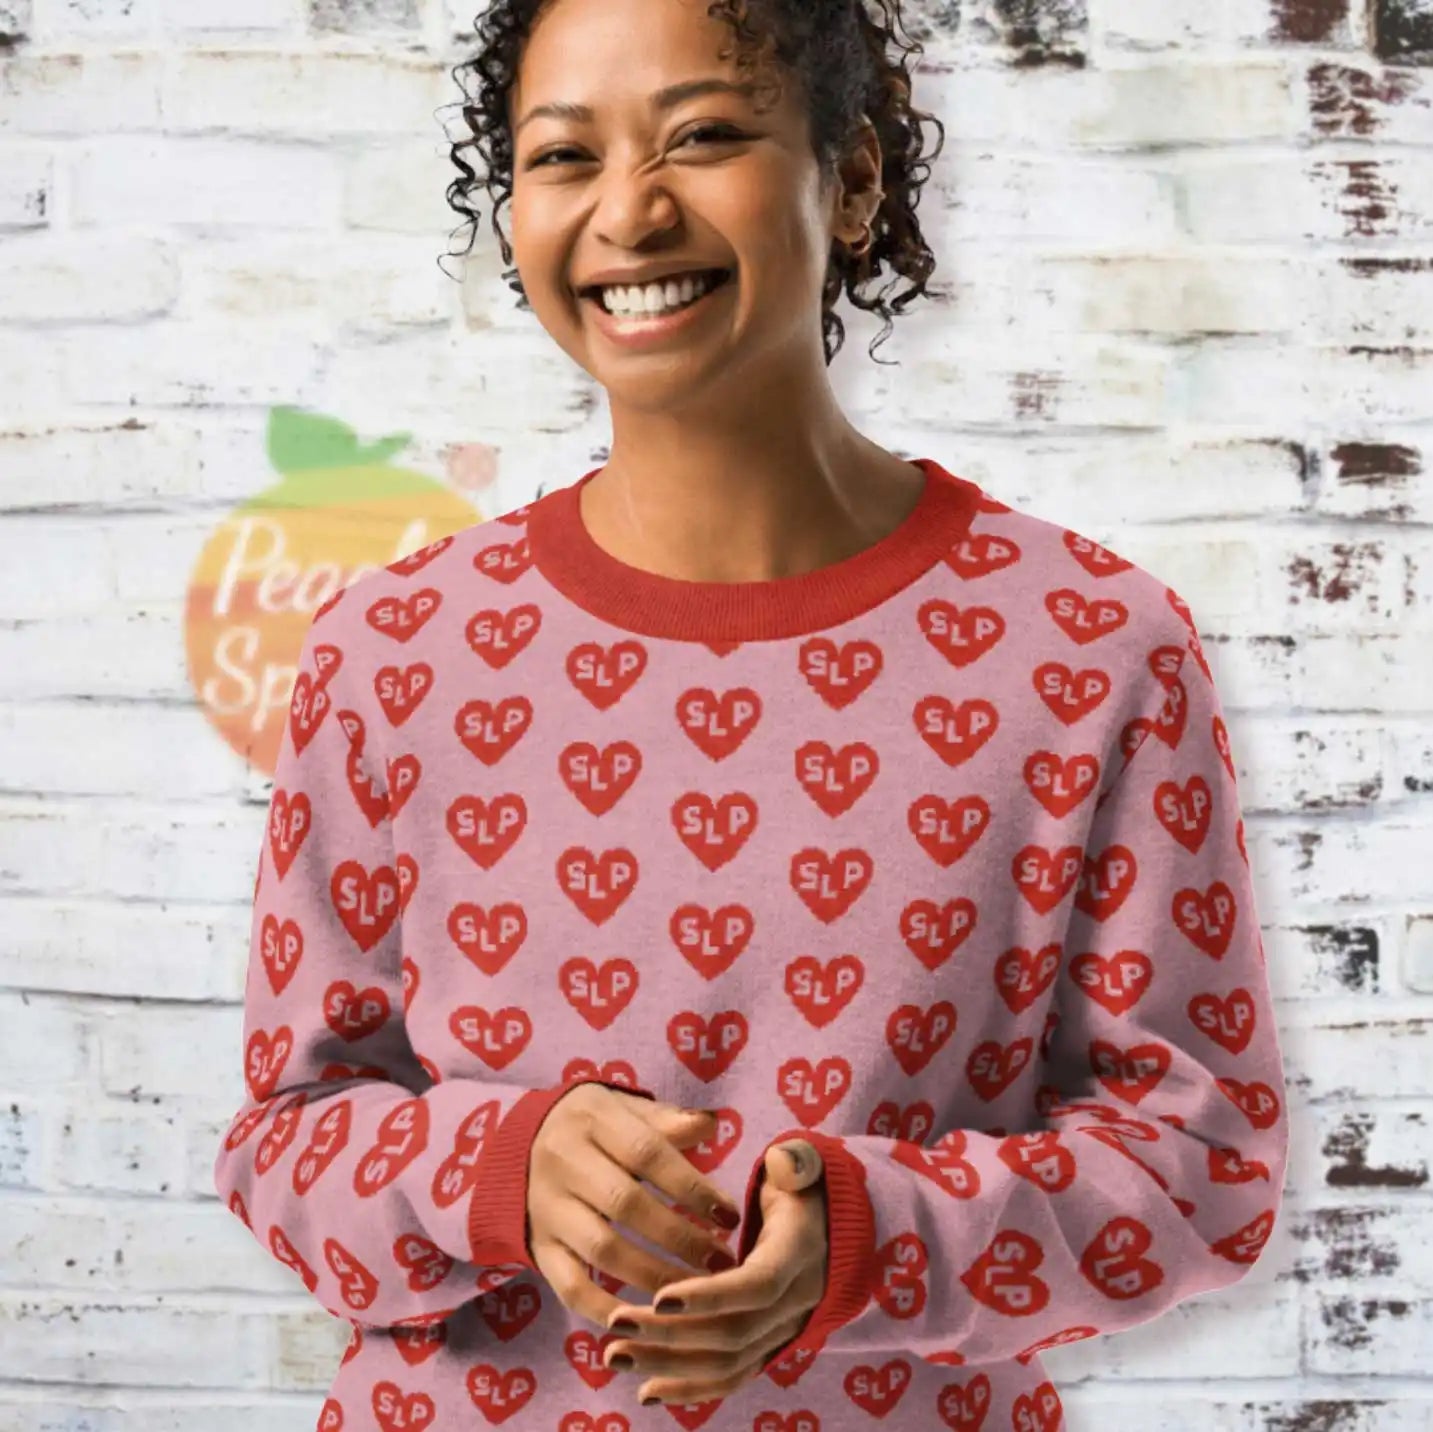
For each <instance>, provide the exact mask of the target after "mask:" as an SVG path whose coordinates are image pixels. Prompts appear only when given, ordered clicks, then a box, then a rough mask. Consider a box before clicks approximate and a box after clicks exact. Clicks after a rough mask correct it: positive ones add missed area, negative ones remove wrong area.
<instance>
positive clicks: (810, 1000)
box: [786, 955, 866, 1029]
mask: <svg viewBox="0 0 1433 1432" xmlns="http://www.w3.org/2000/svg"><path fill="white" fill-rule="evenodd" d="M865 978H866V967H865V965H864V964H863V963H862V961H861V959H860V957H859V956H858V955H833V956H832V957H831V959H829V960H826V961H825V962H824V963H823V962H822V961H821V960H818V959H817V958H816V957H815V956H814V955H800V956H798V957H797V958H796V959H794V960H792V961H791V962H790V963H789V964H788V965H787V966H786V993H787V994H788V995H789V996H790V998H791V1002H792V1004H794V1005H795V1006H796V1008H797V1009H799V1010H800V1011H801V1013H802V1015H803V1016H804V1017H805V1019H806V1022H807V1023H808V1024H811V1025H813V1026H815V1028H817V1029H824V1028H825V1027H826V1026H827V1025H828V1024H830V1023H831V1021H832V1020H833V1019H835V1018H836V1017H837V1016H838V1015H839V1014H840V1013H841V1012H842V1011H843V1010H844V1009H845V1008H846V1006H847V1005H848V1004H850V1003H851V1001H852V1000H853V999H855V997H856V993H857V991H858V990H859V989H860V988H861V985H862V984H863V983H864V982H865Z"/></svg>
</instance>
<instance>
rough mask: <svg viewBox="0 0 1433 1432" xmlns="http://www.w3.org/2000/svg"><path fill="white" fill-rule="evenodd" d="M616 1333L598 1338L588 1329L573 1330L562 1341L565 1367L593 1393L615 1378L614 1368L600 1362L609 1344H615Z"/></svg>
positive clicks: (618, 1335) (617, 1337)
mask: <svg viewBox="0 0 1433 1432" xmlns="http://www.w3.org/2000/svg"><path fill="white" fill-rule="evenodd" d="M620 1336H621V1335H620V1334H618V1333H609V1334H608V1335H607V1336H606V1337H598V1336H597V1334H596V1333H594V1332H592V1331H590V1330H589V1329H588V1328H574V1329H573V1330H572V1331H571V1332H570V1333H568V1335H567V1336H566V1338H564V1339H563V1343H562V1353H563V1356H564V1357H565V1358H566V1359H567V1365H568V1366H569V1367H570V1368H571V1369H572V1370H573V1371H574V1372H575V1373H576V1374H577V1375H578V1377H580V1378H581V1379H582V1380H583V1382H585V1383H586V1384H587V1385H588V1387H590V1388H592V1390H593V1391H594V1392H596V1391H599V1390H600V1389H601V1388H604V1387H606V1386H607V1384H608V1383H609V1382H611V1381H612V1379H613V1378H614V1377H616V1376H617V1372H616V1369H615V1368H610V1367H608V1366H607V1365H606V1364H605V1363H604V1362H603V1360H602V1358H603V1355H604V1353H605V1352H606V1350H607V1347H608V1345H609V1344H610V1343H614V1342H617V1341H618V1340H619V1338H620Z"/></svg>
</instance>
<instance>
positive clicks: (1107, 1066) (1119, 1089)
mask: <svg viewBox="0 0 1433 1432" xmlns="http://www.w3.org/2000/svg"><path fill="white" fill-rule="evenodd" d="M1169 1064H1170V1054H1169V1046H1168V1045H1167V1044H1154V1043H1144V1044H1132V1045H1130V1047H1129V1048H1128V1049H1121V1048H1120V1047H1119V1045H1117V1044H1111V1043H1110V1042H1109V1041H1108V1040H1105V1039H1092V1040H1091V1041H1090V1069H1091V1072H1092V1073H1093V1074H1094V1076H1095V1078H1096V1079H1098V1080H1099V1081H1100V1083H1101V1084H1103V1085H1104V1086H1105V1088H1106V1089H1108V1090H1109V1091H1110V1093H1111V1094H1113V1095H1114V1096H1115V1097H1116V1098H1117V1099H1124V1100H1125V1101H1126V1102H1127V1103H1130V1104H1138V1103H1139V1101H1140V1100H1141V1099H1143V1098H1145V1097H1146V1096H1147V1095H1149V1094H1150V1093H1152V1092H1153V1091H1154V1090H1155V1089H1157V1088H1158V1087H1159V1081H1160V1080H1161V1079H1163V1078H1164V1076H1165V1075H1166V1074H1168V1073H1169Z"/></svg>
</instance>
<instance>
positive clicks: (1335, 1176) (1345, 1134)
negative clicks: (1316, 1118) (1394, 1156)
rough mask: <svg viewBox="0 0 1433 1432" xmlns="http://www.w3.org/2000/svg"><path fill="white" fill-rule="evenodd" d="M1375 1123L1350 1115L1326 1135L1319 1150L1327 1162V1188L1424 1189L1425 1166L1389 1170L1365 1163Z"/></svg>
mask: <svg viewBox="0 0 1433 1432" xmlns="http://www.w3.org/2000/svg"><path fill="white" fill-rule="evenodd" d="M1376 1123H1377V1120H1376V1119H1375V1117H1374V1115H1372V1114H1354V1113H1350V1114H1348V1115H1346V1116H1345V1117H1344V1118H1343V1120H1342V1121H1341V1122H1340V1124H1339V1126H1338V1127H1337V1128H1336V1129H1333V1130H1332V1131H1331V1132H1330V1133H1329V1136H1328V1137H1327V1138H1326V1139H1325V1140H1324V1143H1323V1148H1322V1150H1321V1152H1322V1153H1323V1155H1324V1157H1325V1158H1327V1159H1329V1160H1330V1164H1329V1168H1328V1172H1327V1174H1326V1175H1325V1180H1324V1181H1325V1182H1326V1183H1327V1184H1328V1186H1329V1187H1330V1188H1379V1189H1394V1188H1399V1189H1402V1188H1426V1187H1427V1186H1428V1169H1427V1167H1426V1166H1423V1165H1417V1166H1414V1167H1412V1168H1389V1167H1387V1166H1386V1165H1385V1166H1380V1167H1375V1166H1373V1165H1371V1164H1370V1163H1369V1162H1368V1143H1369V1136H1370V1135H1371V1134H1372V1133H1373V1130H1374V1128H1375V1126H1376Z"/></svg>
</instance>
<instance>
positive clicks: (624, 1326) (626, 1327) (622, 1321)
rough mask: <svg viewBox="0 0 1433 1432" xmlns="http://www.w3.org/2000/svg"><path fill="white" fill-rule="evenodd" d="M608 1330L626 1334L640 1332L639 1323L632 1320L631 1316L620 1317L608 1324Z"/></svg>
mask: <svg viewBox="0 0 1433 1432" xmlns="http://www.w3.org/2000/svg"><path fill="white" fill-rule="evenodd" d="M607 1331H608V1332H609V1333H624V1334H625V1333H635V1332H639V1331H640V1329H639V1328H638V1327H637V1324H636V1323H634V1322H633V1321H632V1319H631V1318H618V1319H617V1321H616V1322H615V1323H609V1324H608V1325H607Z"/></svg>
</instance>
